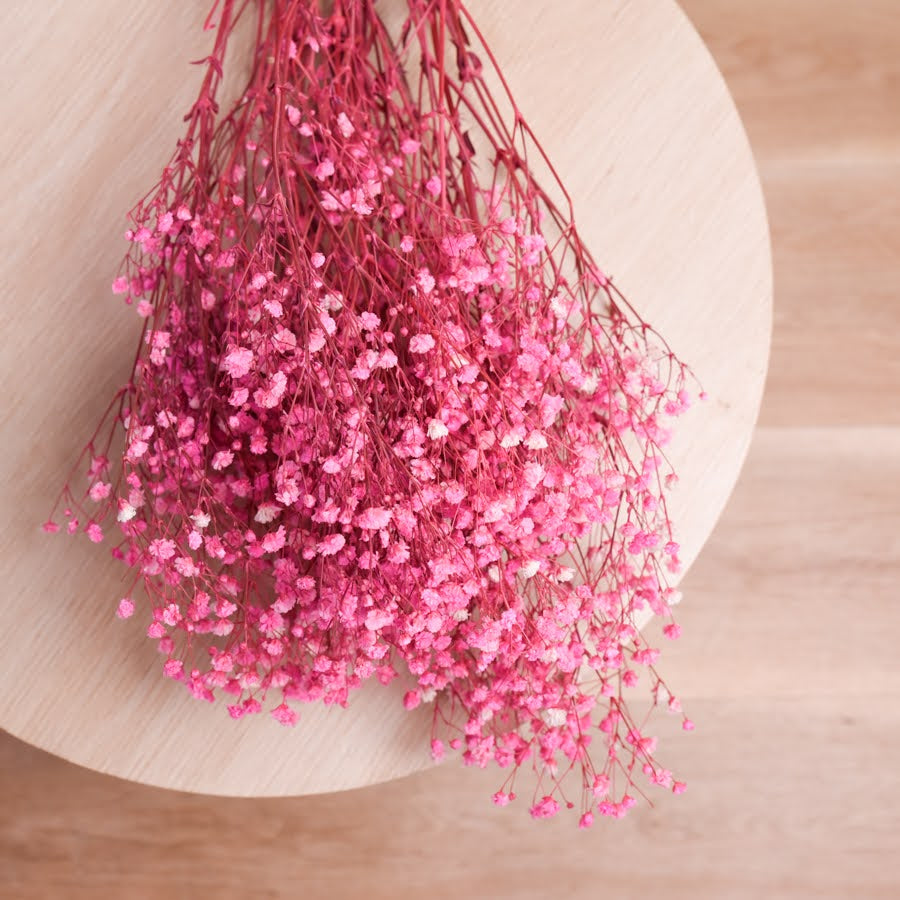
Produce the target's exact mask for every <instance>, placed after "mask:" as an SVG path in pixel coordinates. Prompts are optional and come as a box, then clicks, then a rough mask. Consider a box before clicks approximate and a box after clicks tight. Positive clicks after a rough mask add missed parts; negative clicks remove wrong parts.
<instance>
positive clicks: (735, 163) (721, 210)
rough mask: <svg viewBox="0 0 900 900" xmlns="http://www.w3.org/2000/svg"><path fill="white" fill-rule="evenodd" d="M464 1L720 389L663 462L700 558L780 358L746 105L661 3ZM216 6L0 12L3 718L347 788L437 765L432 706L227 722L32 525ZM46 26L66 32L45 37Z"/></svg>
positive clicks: (590, 239) (156, 777) (174, 780)
mask: <svg viewBox="0 0 900 900" xmlns="http://www.w3.org/2000/svg"><path fill="white" fill-rule="evenodd" d="M401 5H402V4H398V3H395V4H394V6H395V7H399V6H401ZM469 5H470V9H471V11H472V13H473V15H474V17H475V18H476V20H477V21H478V22H479V23H480V25H481V27H482V28H483V30H484V33H485V35H486V38H487V40H488V42H489V43H490V45H491V47H492V49H493V51H494V53H495V54H496V55H497V57H498V58H499V60H500V62H501V66H502V68H503V70H504V73H505V75H506V77H507V78H508V80H509V82H510V85H511V87H512V90H513V93H514V95H515V96H516V97H517V98H519V102H520V105H521V107H522V111H523V112H524V114H525V116H526V117H527V118H528V119H529V121H530V123H531V125H532V127H533V128H534V130H535V132H536V133H537V134H538V135H540V138H541V142H542V143H543V144H544V146H545V148H546V150H547V152H548V154H549V156H550V158H551V159H552V160H553V161H554V165H555V166H556V167H557V169H558V171H559V172H560V174H561V176H562V179H563V182H564V183H565V184H566V186H567V188H568V190H569V191H570V192H571V194H572V196H573V197H575V198H579V202H578V205H577V208H576V216H577V219H578V222H579V230H580V232H581V234H582V236H583V237H584V238H585V240H586V242H587V243H588V245H589V246H591V247H592V248H594V250H595V252H596V255H597V257H598V258H599V259H600V260H601V261H602V262H603V264H604V265H605V266H606V267H607V268H608V270H609V271H610V272H611V274H613V275H614V276H615V277H616V278H617V282H618V284H619V286H620V287H621V288H622V289H623V290H625V292H626V293H627V294H628V295H629V296H630V297H631V298H632V299H633V301H634V302H635V304H636V305H637V307H638V308H639V310H640V311H641V314H642V315H643V316H644V318H645V319H647V320H649V321H650V322H652V323H653V324H654V325H655V326H656V327H657V328H658V329H659V330H660V332H661V333H662V334H663V335H664V336H665V338H666V340H667V341H668V342H669V344H670V345H671V346H672V347H673V348H674V350H675V351H676V352H677V353H678V355H679V356H681V357H682V358H683V359H685V360H688V361H690V363H691V365H692V366H693V368H694V369H695V371H696V372H697V374H698V376H699V377H700V378H701V380H702V382H703V386H704V387H705V389H706V390H707V392H708V393H709V394H710V400H709V402H708V403H706V404H703V405H702V407H699V408H698V409H696V411H693V412H692V413H691V414H690V416H689V417H687V418H686V419H685V421H684V425H683V426H682V428H681V429H680V430H679V433H678V437H677V438H676V441H675V443H674V444H673V446H672V448H671V454H670V457H671V459H672V462H673V464H674V466H675V468H676V470H677V471H678V473H679V476H680V478H681V481H682V483H683V484H686V485H696V486H697V489H696V490H683V491H680V492H678V493H677V495H676V496H675V497H674V498H673V501H672V504H671V505H670V511H671V513H672V517H673V519H674V520H675V521H676V522H677V523H678V539H679V542H680V543H681V545H682V549H683V552H682V554H681V555H682V558H683V559H684V561H685V563H686V564H690V562H691V561H692V560H693V559H694V557H695V556H696V555H697V553H698V552H699V550H700V548H701V547H702V546H703V543H704V542H705V540H706V538H707V537H708V535H709V533H710V531H711V529H712V527H713V525H714V523H715V521H716V519H717V518H718V516H719V514H720V512H721V509H722V508H723V506H724V504H725V501H726V499H727V497H728V495H729V493H730V491H731V489H732V487H733V485H734V482H735V480H736V478H737V475H738V472H739V469H740V466H741V462H742V460H743V458H744V455H745V452H746V448H747V446H748V443H749V440H750V435H751V432H752V428H753V424H754V421H755V419H756V416H757V412H758V407H759V400H760V395H761V391H762V384H763V377H764V372H765V367H766V362H767V357H768V347H769V338H770V327H771V266H770V254H769V244H768V231H767V227H766V219H765V210H764V207H763V203H762V195H761V192H760V186H759V181H758V177H757V174H756V170H755V166H754V164H753V159H752V155H751V152H750V149H749V146H748V144H747V141H746V136H745V134H744V131H743V128H742V126H741V123H740V120H739V118H738V117H737V114H736V112H735V110H734V106H733V103H732V101H731V99H730V96H729V94H728V91H727V88H726V86H725V84H724V82H723V81H722V79H721V76H720V75H719V73H718V71H717V70H716V68H715V65H714V63H713V62H712V59H711V58H710V56H709V54H708V52H707V51H706V49H705V48H704V47H703V44H702V42H701V41H700V39H699V37H698V36H697V34H696V32H695V31H694V30H693V29H692V28H691V26H690V24H689V23H688V21H687V20H686V19H685V17H684V16H683V14H682V13H681V11H680V10H679V9H678V8H677V7H676V6H675V5H674V3H672V2H670V0H666V2H663V3H661V2H659V0H609V2H604V3H602V4H597V3H596V2H595V0H570V2H569V4H568V6H567V9H568V14H567V15H566V16H558V15H554V14H552V11H553V9H554V8H555V4H553V3H552V2H551V0H516V2H514V3H513V2H504V3H497V2H496V0H472V2H471V3H470V4H469ZM133 6H136V7H137V8H138V9H137V11H135V9H133V8H132V7H133ZM384 8H385V11H386V12H389V11H390V9H391V3H390V2H388V3H386V4H385V7H384ZM206 9H207V3H206V2H199V0H198V2H197V3H196V4H194V3H188V4H186V3H184V2H183V0H155V2H153V3H139V4H121V3H119V2H116V0H83V2H80V3H78V4H63V3H56V4H53V3H51V4H48V5H46V6H42V7H41V8H39V9H38V10H35V9H34V7H33V4H31V3H30V2H25V0H15V2H12V3H7V4H6V5H5V6H4V7H3V9H2V11H0V33H3V34H9V35H15V37H16V40H15V41H14V42H12V49H11V51H10V54H9V55H8V56H6V57H5V58H4V59H3V60H2V65H3V72H4V77H3V81H4V83H8V84H9V85H10V86H11V89H10V90H9V91H8V92H7V93H6V94H4V95H0V115H2V117H3V118H4V120H8V121H11V122H12V123H13V132H15V133H21V134H23V135H24V136H25V137H26V138H27V145H26V146H28V147H29V151H28V153H27V154H25V155H24V156H25V158H24V162H22V165H21V168H19V164H20V160H21V159H22V154H21V152H17V151H16V148H13V147H8V148H6V150H5V151H4V152H5V156H4V159H3V163H4V165H5V170H6V171H8V172H10V173H12V172H15V173H16V175H17V176H20V173H24V176H25V177H24V178H22V180H21V189H20V190H19V191H17V192H16V193H15V194H11V193H7V194H5V195H0V235H2V241H3V246H4V249H5V250H6V251H7V252H5V254H4V255H3V256H2V257H0V261H2V262H0V272H2V277H3V278H4V279H5V286H6V290H5V292H4V293H5V296H6V300H7V302H5V304H4V309H3V313H2V315H3V321H2V325H3V326H4V331H5V333H6V334H8V335H11V336H13V339H12V340H10V341H8V342H7V343H6V344H5V346H4V348H3V355H2V371H3V379H4V382H5V383H6V384H8V385H9V388H8V395H7V403H6V406H5V408H4V410H3V414H2V428H3V440H4V445H5V450H6V455H5V458H4V462H3V466H2V471H0V493H2V498H0V502H2V506H3V509H4V510H5V511H6V516H5V521H4V523H3V530H2V533H0V557H2V576H0V577H2V582H3V585H4V594H5V599H4V604H3V606H2V609H0V633H3V635H4V641H5V648H4V660H3V666H4V670H5V671H6V672H8V673H10V674H11V677H12V678H13V679H14V681H15V683H16V684H19V685H22V686H23V689H22V690H21V691H16V692H6V693H3V694H0V723H2V724H3V726H4V727H5V728H6V729H7V730H8V731H9V732H11V733H12V734H15V735H18V736H20V737H22V738H23V739H25V740H27V741H28V742H30V743H33V744H35V745H37V746H40V747H42V748H44V749H47V750H50V751H52V752H54V753H57V754H59V755H61V756H63V757H65V758H67V759H70V760H72V761H75V762H78V763H81V764H83V765H86V766H89V767H91V768H94V769H96V770H98V771H101V772H105V773H110V774H114V775H120V776H123V777H128V778H131V779H135V780H138V781H142V782H145V783H148V784H154V785H160V786H164V787H172V788H179V789H185V790H192V791H200V792H206V793H215V794H227V795H240V796H271V795H274V796H278V795H285V794H303V793H315V792H321V791H328V790H335V789H340V788H350V787H355V786H357V785H360V784H370V783H373V782H377V781H381V780H384V779H388V778H394V777H397V776H400V775H404V774H407V773H409V772H412V771H416V770H418V769H422V768H424V767H426V766H428V765H430V757H429V754H428V746H429V740H428V737H429V734H428V733H429V729H430V714H429V713H430V711H429V710H428V709H427V708H424V707H423V708H421V709H420V710H418V711H417V712H416V713H415V714H413V715H410V714H408V713H407V712H406V711H405V710H404V709H403V707H402V704H401V702H400V697H401V696H402V692H403V690H404V687H403V686H402V685H399V684H396V685H394V689H393V690H391V691H386V690H384V689H382V688H381V687H380V686H379V685H377V684H372V685H367V686H366V687H365V688H364V689H363V690H362V691H360V692H358V693H357V694H355V695H354V697H353V698H352V702H351V704H350V708H349V709H348V710H340V709H325V708H323V707H321V706H318V705H311V706H309V707H307V708H306V709H304V710H303V713H302V722H301V724H300V725H299V726H298V727H297V728H296V729H293V730H285V729H283V728H282V727H281V726H280V725H278V724H277V723H276V722H275V721H273V720H272V719H271V718H270V717H269V716H260V717H253V718H249V719H245V720H242V721H241V722H238V723H235V722H233V721H231V720H230V719H229V718H228V716H227V714H226V713H225V711H224V709H223V708H222V706H221V705H215V706H211V705H205V704H198V703H197V702H196V701H195V700H193V699H192V698H191V697H190V696H189V694H188V692H187V691H186V690H185V689H184V687H183V686H181V685H177V684H175V683H173V682H171V681H167V680H164V679H163V678H161V676H160V671H159V669H160V660H159V658H158V656H157V655H156V653H155V650H154V647H153V646H152V644H151V643H150V642H149V641H147V640H146V639H145V638H144V637H143V636H142V630H143V629H142V627H141V626H142V624H143V625H146V621H143V622H142V621H141V619H142V617H141V616H138V617H136V620H135V621H132V622H129V623H127V624H122V623H119V622H117V621H116V620H115V619H114V617H113V610H114V609H115V606H116V603H117V599H118V596H120V592H121V590H122V581H123V578H124V577H125V576H124V573H123V569H122V567H121V565H120V564H118V563H115V562H113V561H111V560H109V559H108V558H106V551H105V550H104V549H103V548H95V547H92V546H91V545H89V544H88V542H87V540H86V539H82V540H80V541H78V542H73V541H68V540H66V539H65V538H63V537H59V538H55V539H49V538H47V537H46V536H45V535H42V534H41V533H40V532H39V531H38V529H37V528H27V526H24V527H23V523H28V522H33V523H35V524H37V523H39V522H41V521H43V519H44V517H45V516H46V514H47V512H48V511H49V509H50V507H51V505H52V498H53V495H54V493H55V492H56V490H57V489H58V488H59V486H60V485H59V481H60V480H61V474H60V473H61V472H63V471H65V468H66V466H67V464H68V463H69V462H70V461H72V460H74V458H75V457H76V456H77V452H78V450H79V449H80V447H81V446H82V444H83V442H84V440H85V438H86V436H87V435H88V434H90V432H91V430H92V429H93V427H94V424H95V422H96V419H97V418H98V416H99V413H100V411H101V410H102V409H103V408H104V406H105V404H106V403H107V402H108V398H109V396H110V395H111V394H112V391H113V389H114V386H115V385H116V384H117V383H120V382H121V381H122V380H123V379H124V378H125V377H126V372H125V368H124V367H125V365H127V362H126V361H127V360H128V359H129V358H130V352H131V348H132V346H133V342H134V340H135V339H136V335H137V329H138V325H137V324H136V319H135V317H134V316H133V315H132V314H130V313H129V312H128V311H126V310H124V309H121V308H119V307H118V306H115V305H114V304H113V301H112V299H111V298H109V294H108V291H109V288H108V285H109V282H110V280H111V275H112V274H113V273H114V272H115V265H116V260H115V256H116V255H117V254H118V253H120V252H121V251H122V246H121V243H120V242H119V239H118V237H117V235H118V232H119V230H120V226H119V225H117V224H116V223H119V222H121V215H122V211H123V210H124V209H126V208H127V206H128V205H130V203H131V202H133V199H134V198H135V197H136V196H138V194H139V191H140V190H144V189H146V188H147V186H148V185H149V184H150V183H151V182H152V178H154V177H156V175H155V173H156V172H157V171H158V170H159V166H160V165H161V163H162V162H163V161H164V159H165V153H166V151H167V149H168V148H169V147H170V146H171V145H172V141H173V139H174V136H175V134H176V133H177V130H178V127H179V124H180V118H181V111H182V110H184V109H186V108H187V107H188V105H189V103H190V98H191V94H192V91H193V89H194V87H195V85H194V79H195V78H196V77H197V76H198V70H197V69H194V70H190V69H188V67H187V66H186V60H187V59H191V58H193V59H196V58H198V57H201V56H202V55H203V51H202V49H201V47H202V40H201V38H202V35H200V33H199V23H200V20H201V18H202V16H203V15H204V13H205V11H206ZM49 30H52V31H53V32H54V33H67V34H68V35H69V36H70V43H69V44H68V45H66V46H65V47H63V48H60V47H59V46H57V45H56V44H53V43H48V42H47V40H46V34H47V33H49ZM173 30H174V32H175V33H176V34H177V35H178V39H177V40H175V41H173V40H172V37H171V35H172V33H173ZM183 35H190V36H191V37H190V38H187V37H183ZM597 36H600V41H601V43H600V45H601V46H602V47H603V52H602V53H598V52H597V46H598V44H597V40H598V37H597ZM75 48H77V50H76V49H75ZM70 57H71V59H70ZM45 58H46V65H44V60H45ZM67 66H69V68H67ZM238 68H239V67H238ZM574 72H577V78H575V77H573V76H572V73H574ZM186 74H187V76H188V77H186ZM611 123H614V127H612V125H611ZM11 177H12V176H11ZM22 210H27V216H25V218H24V220H23V218H22ZM611 213H612V214H611ZM25 297H27V298H28V302H27V303H25V302H22V299H21V298H25ZM35 347H37V348H39V353H38V354H35V352H34V348H35Z"/></svg>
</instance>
